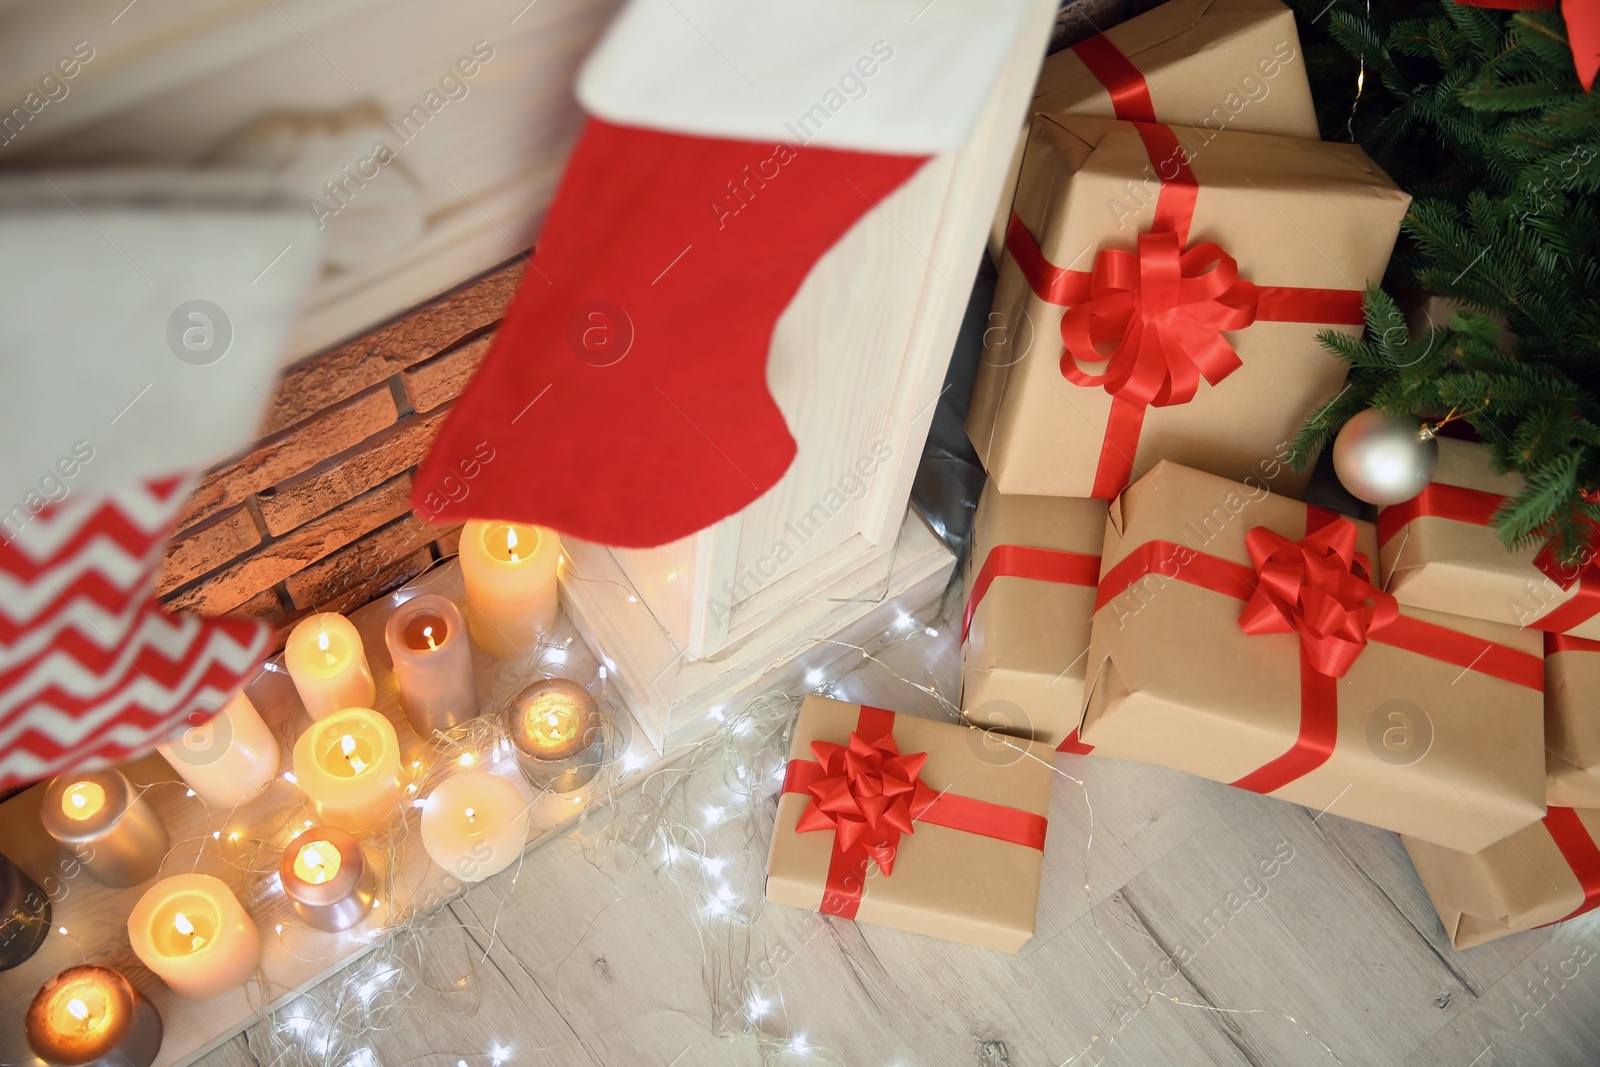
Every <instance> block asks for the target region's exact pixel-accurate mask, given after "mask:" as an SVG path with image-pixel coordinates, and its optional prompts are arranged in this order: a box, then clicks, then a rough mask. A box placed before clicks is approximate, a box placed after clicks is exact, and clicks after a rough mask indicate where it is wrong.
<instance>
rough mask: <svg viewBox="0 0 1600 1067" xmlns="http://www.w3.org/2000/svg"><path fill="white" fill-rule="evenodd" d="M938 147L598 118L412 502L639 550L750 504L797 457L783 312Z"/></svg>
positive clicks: (437, 511) (444, 517)
mask: <svg viewBox="0 0 1600 1067" xmlns="http://www.w3.org/2000/svg"><path fill="white" fill-rule="evenodd" d="M925 158H926V157H923V156H906V155H877V154H872V153H868V152H851V151H840V150H834V149H825V148H816V147H791V146H789V145H773V144H770V143H754V142H750V141H733V140H722V139H714V138H704V137H691V136H685V135H681V134H672V133H662V132H657V131H653V130H646V129H639V128H634V127H628V126H618V125H613V124H610V123H607V122H603V121H600V120H598V119H591V120H590V122H589V125H588V127H587V129H586V130H585V131H584V134H583V137H582V139H581V140H580V141H579V144H578V148H577V151H576V152H575V153H574V155H573V157H572V161H571V163H570V164H569V165H568V168H567V172H566V175H565V176H564V178H563V179H562V183H561V189H560V191H559V193H558V194H557V196H556V201H555V203H554V205H552V207H551V209H550V215H549V217H548V219H547V221H546V222H545V226H544V231H543V233H542V235H541V237H540V242H539V248H538V254H537V256H536V257H535V258H534V260H533V261H532V262H531V263H530V264H529V268H528V272H527V275H526V277H525V278H524V279H523V282H522V287H521V289H520V290H519V291H518V293H517V295H516V298H515V300H514V301H513V302H512V305H511V308H510V310H509V312H508V313H507V315H506V318H505V322H504V323H503V325H502V326H501V328H500V332H499V334H498V336H497V337H496V338H495V343H494V346H493V348H492V349H491V350H490V352H489V356H488V359H487V360H486V362H485V363H484V365H483V367H482V369H481V370H479V372H478V374H477V377H476V378H475V379H474V380H473V381H472V383H471V384H470V385H469V387H468V388H467V390H466V393H465V394H464V395H463V397H462V399H461V401H460V402H459V403H458V404H457V406H456V409H455V411H453V412H452V413H451V415H450V417H449V418H448V419H447V420H446V421H445V424H444V427H443V429H442V430H441V432H440V435H439V438H438V440H437V441H436V442H435V444H434V446H433V449H432V451H431V452H430V453H429V455H428V457H427V459H426V460H425V461H424V462H423V465H422V468H421V470H420V472H419V473H418V476H417V481H416V488H415V491H414V495H413V499H414V502H415V503H416V505H417V508H418V510H419V511H421V512H422V513H423V514H424V515H426V516H427V517H428V518H430V519H435V520H441V521H451V520H459V519H466V518H471V517H473V516H485V517H494V518H501V519H508V520H514V521H520V522H531V523H538V524H540V525H544V526H552V527H554V528H556V529H558V530H560V531H562V532H565V533H571V534H573V535H575V536H578V537H581V538H585V539H587V540H591V541H597V542H600V543H603V544H611V545H622V546H629V547H644V546H652V545H659V544H664V543H666V542H668V541H671V540H674V539H676V538H679V537H683V536H685V535H687V534H690V533H693V532H694V531H696V530H699V529H703V528H704V527H706V526H709V525H711V524H712V523H714V522H716V521H717V520H718V519H721V518H723V517H724V516H727V515H730V514H732V513H733V512H735V511H737V510H739V509H740V508H742V507H744V506H745V505H747V504H749V503H750V502H751V501H753V500H755V499H756V498H757V497H758V496H760V495H761V494H762V493H764V492H765V491H766V490H767V489H769V488H770V487H771V486H772V485H773V484H774V483H775V482H776V481H777V480H778V478H779V477H780V476H781V475H782V474H783V472H784V470H785V469H787V467H788V465H789V462H790V461H791V460H792V459H793V458H794V454H795V442H794V439H793V437H791V436H790V434H789V431H788V428H787V427H786V426H785V424H784V421H783V416H782V414H781V413H780V412H779V410H778V407H777V405H776V404H775V403H774V402H773V399H772V396H771V394H770V393H769V392H768V391H767V380H766V371H767V353H768V349H769V347H770V344H771V338H772V331H773V327H774V325H775V324H776V322H777V319H778V316H779V315H780V314H781V313H782V312H783V309H784V308H785V307H786V306H787V305H788V304H789V301H790V300H791V299H792V298H793V296H794V294H795V291H796V290H797V289H798V288H799V287H800V283H801V282H802V281H803V280H804V279H805V276H806V274H807V273H808V272H809V271H810V270H811V268H812V266H813V265H814V264H815V263H816V262H817V260H818V259H819V258H820V257H821V256H822V254H823V253H824V252H826V251H827V250H828V249H829V248H830V247H832V246H833V244H834V242H836V241H837V240H838V239H839V238H840V237H841V236H842V235H843V234H844V233H845V232H846V231H847V230H848V229H849V228H850V227H851V225H853V224H854V223H855V221H856V220H857V219H858V218H860V217H861V215H862V214H864V213H865V212H867V211H870V210H872V209H873V207H874V205H876V204H877V203H878V202H879V201H881V200H882V199H883V198H884V197H885V196H887V195H888V194H889V193H891V192H893V191H894V190H895V189H896V188H898V187H899V186H900V185H901V184H902V183H903V182H905V181H906V179H908V178H909V177H910V176H911V175H912V174H914V173H915V172H916V170H917V169H918V168H919V167H920V166H921V165H922V163H923V162H924V160H925ZM485 446H487V447H485ZM489 449H493V452H492V453H490V452H489ZM484 455H492V456H493V457H494V458H493V460H492V461H491V462H488V463H482V462H479V460H481V457H482V456H484ZM463 465H465V469H469V470H471V471H473V472H474V473H475V476H474V477H473V478H472V479H471V481H470V482H468V481H465V480H463V479H462V478H461V471H462V470H463V469H464V468H463Z"/></svg>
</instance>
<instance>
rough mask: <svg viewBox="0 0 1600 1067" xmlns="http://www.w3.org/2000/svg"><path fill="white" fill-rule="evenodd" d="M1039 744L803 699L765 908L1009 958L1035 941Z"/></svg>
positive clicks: (1046, 779)
mask: <svg viewBox="0 0 1600 1067" xmlns="http://www.w3.org/2000/svg"><path fill="white" fill-rule="evenodd" d="M1051 756H1052V753H1051V751H1050V748H1049V746H1047V745H1042V744H1038V743H1036V742H1030V741H1023V740H1015V741H1010V742H1009V743H1007V744H1004V745H1000V744H996V743H995V741H994V740H993V739H992V738H991V737H989V736H988V735H986V734H985V733H984V732H982V731H979V730H974V729H971V728H968V727H965V726H960V725H957V724H955V723H949V722H937V721H934V720H931V719H919V718H915V717H912V716H908V715H896V714H894V713H893V712H890V711H884V710H882V709H880V708H873V707H867V706H865V705H861V704H844V703H840V702H838V701H834V700H827V699H824V698H822V697H818V696H810V697H807V698H806V702H805V705H804V706H803V707H802V708H801V709H800V717H799V719H798V720H797V721H796V723H795V728H794V742H793V745H792V746H791V747H790V752H789V767H788V772H787V774H786V776H785V778H784V785H783V793H782V795H781V796H780V797H779V799H778V819H777V825H776V826H775V827H774V828H773V832H772V849H771V851H770V852H769V853H768V856H767V899H768V900H771V901H774V902H776V903H779V904H790V905H793V906H795V907H799V908H809V909H811V910H813V911H822V912H824V913H826V914H829V915H838V916H841V917H843V918H847V919H860V920H861V921H863V922H870V923H877V924H878V925H880V926H893V927H896V928H898V929H901V930H910V931H912V932H913V933H919V934H927V935H929V936H930V937H941V938H945V939H947V940H950V941H963V942H966V943H967V944H969V945H978V946H980V947H983V948H994V949H1000V950H1001V951H1003V952H1016V951H1018V950H1019V949H1021V948H1022V946H1023V944H1025V943H1026V942H1027V940H1028V938H1030V937H1032V936H1033V926H1034V916H1035V913H1036V912H1037V910H1038V906H1039V878H1040V874H1041V872H1042V871H1043V866H1044V854H1043V849H1044V835H1045V817H1046V812H1047V810H1048V808H1049V804H1050V779H1051V776H1052V775H1053V774H1054V768H1053V767H1052V766H1051V763H1050V760H1051Z"/></svg>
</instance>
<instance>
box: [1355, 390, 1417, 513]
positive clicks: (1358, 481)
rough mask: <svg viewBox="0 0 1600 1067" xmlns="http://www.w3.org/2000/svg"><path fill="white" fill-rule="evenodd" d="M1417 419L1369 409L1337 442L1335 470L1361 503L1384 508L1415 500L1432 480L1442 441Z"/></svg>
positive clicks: (1359, 416)
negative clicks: (1363, 501) (1413, 498)
mask: <svg viewBox="0 0 1600 1067" xmlns="http://www.w3.org/2000/svg"><path fill="white" fill-rule="evenodd" d="M1423 425H1424V424H1423V422H1422V420H1421V419H1419V418H1416V417H1415V416H1413V415H1389V414H1386V413H1384V412H1382V411H1379V410H1378V409H1377V408H1368V409H1367V410H1366V411H1363V412H1361V413H1360V414H1359V415H1356V416H1355V417H1354V418H1352V419H1351V420H1350V421H1349V422H1347V423H1345V424H1344V428H1343V429H1341V430H1340V431H1339V436H1338V437H1337V438H1335V439H1334V442H1333V470H1334V473H1336V474H1337V475H1338V476H1339V482H1340V484H1342V485H1343V486H1344V487H1345V489H1347V490H1349V492H1350V495H1351V496H1354V497H1355V498H1357V499H1358V500H1365V501H1366V502H1367V503H1369V504H1377V505H1379V506H1380V507H1383V506H1387V505H1389V504H1398V503H1400V502H1402V501H1405V500H1410V499H1411V498H1412V497H1414V496H1416V495H1417V494H1418V493H1420V492H1422V490H1423V489H1425V488H1426V487H1427V485H1428V483H1429V482H1431V481H1433V475H1434V472H1435V471H1436V470H1438V468H1439V442H1438V441H1436V440H1434V438H1433V435H1432V434H1431V433H1427V432H1426V431H1424V429H1423Z"/></svg>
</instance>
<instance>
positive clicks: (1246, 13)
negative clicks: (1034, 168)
mask: <svg viewBox="0 0 1600 1067" xmlns="http://www.w3.org/2000/svg"><path fill="white" fill-rule="evenodd" d="M1031 110H1032V111H1033V112H1043V113H1045V114H1052V115H1092V116H1096V117H1099V118H1107V119H1111V118H1116V119H1128V120H1129V121H1132V122H1168V123H1173V124H1175V125H1178V126H1201V127H1205V128H1208V129H1213V130H1225V129H1226V130H1239V131H1242V132H1245V133H1273V134H1278V135H1279V136H1282V137H1304V138H1308V139H1310V140H1313V141H1314V140H1316V139H1317V137H1318V132H1317V113H1316V109H1315V107H1314V106H1313V105H1312V103H1311V87H1310V85H1309V84H1308V83H1307V81H1306V67H1305V59H1304V57H1303V56H1302V54H1301V51H1300V37H1299V34H1298V33H1296V32H1295V25H1294V12H1292V11H1290V10H1289V9H1288V8H1287V7H1285V6H1283V5H1282V4H1281V3H1279V2H1278V0H1171V2H1170V3H1166V4H1162V5H1161V6H1160V7H1156V8H1152V9H1151V10H1149V11H1146V12H1145V13H1144V14H1142V15H1138V16H1136V17H1134V18H1131V19H1129V20H1127V21H1126V22H1123V23H1119V24H1118V25H1116V26H1113V27H1112V28H1111V29H1109V30H1107V31H1106V32H1105V33H1102V34H1099V35H1098V36H1095V37H1091V38H1089V39H1088V40H1085V41H1080V42H1079V43H1077V44H1076V45H1073V46H1072V47H1071V48H1067V49H1063V50H1062V51H1060V52H1057V53H1056V54H1055V55H1052V56H1047V57H1045V61H1044V67H1043V68H1042V69H1041V70H1040V72H1039V85H1038V88H1037V89H1035V90H1034V97H1033V105H1032V108H1031ZM1026 146H1027V130H1026V129H1024V130H1023V131H1022V135H1021V136H1020V137H1019V139H1018V143H1017V151H1016V153H1015V155H1014V156H1013V157H1012V160H1011V168H1010V171H1009V173H1008V175H1007V177H1006V183H1005V185H1004V186H1003V188H1004V189H1005V195H1004V197H1003V198H1002V203H1001V205H1000V206H1001V210H1000V212H999V214H998V215H997V216H996V218H995V229H994V233H993V235H992V237H991V240H990V247H989V251H990V253H991V254H992V255H993V256H994V258H995V260H996V261H998V260H999V258H1000V250H1001V249H1002V248H1003V247H1004V245H1005V227H1006V222H1007V220H1008V219H1009V217H1010V214H1011V211H1010V208H1011V196H1012V192H1013V191H1014V190H1015V189H1016V187H1017V174H1018V173H1019V171H1020V170H1021V168H1022V156H1023V153H1024V151H1025V150H1026Z"/></svg>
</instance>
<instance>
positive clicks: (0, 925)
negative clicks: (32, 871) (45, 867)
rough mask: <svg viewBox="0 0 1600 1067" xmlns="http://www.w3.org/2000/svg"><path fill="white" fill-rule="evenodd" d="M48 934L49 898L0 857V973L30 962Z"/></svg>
mask: <svg viewBox="0 0 1600 1067" xmlns="http://www.w3.org/2000/svg"><path fill="white" fill-rule="evenodd" d="M49 934H50V898H49V897H48V896H46V895H45V893H44V890H42V889H40V888H39V886H38V884H37V883H35V882H34V880H33V879H31V878H29V877H28V876H27V875H25V874H23V873H22V871H21V870H20V869H18V867H17V865H16V864H14V863H12V862H11V861H10V860H8V859H6V858H5V857H4V856H0V971H6V970H10V969H11V968H12V967H15V966H17V965H18V964H20V963H23V962H25V961H26V960H28V959H30V958H31V957H32V956H33V954H34V953H35V952H37V951H39V946H40V945H42V944H44V939H45V938H46V937H47V936H49Z"/></svg>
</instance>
